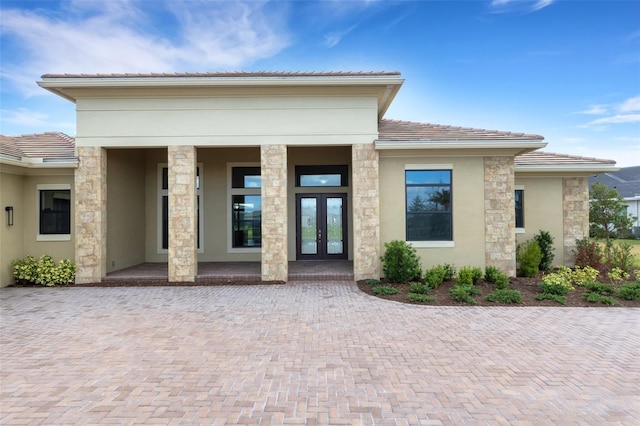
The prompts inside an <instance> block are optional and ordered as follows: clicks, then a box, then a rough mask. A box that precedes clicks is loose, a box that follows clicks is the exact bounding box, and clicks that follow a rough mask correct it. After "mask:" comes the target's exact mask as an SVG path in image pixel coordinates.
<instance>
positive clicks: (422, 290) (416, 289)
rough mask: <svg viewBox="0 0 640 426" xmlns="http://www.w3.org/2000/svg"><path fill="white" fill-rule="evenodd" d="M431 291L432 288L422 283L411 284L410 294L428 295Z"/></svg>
mask: <svg viewBox="0 0 640 426" xmlns="http://www.w3.org/2000/svg"><path fill="white" fill-rule="evenodd" d="M430 291H431V287H429V286H428V285H425V284H422V283H417V282H413V283H409V293H417V294H427V293H429V292H430Z"/></svg>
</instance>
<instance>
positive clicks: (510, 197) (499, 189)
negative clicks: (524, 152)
mask: <svg viewBox="0 0 640 426" xmlns="http://www.w3.org/2000/svg"><path fill="white" fill-rule="evenodd" d="M514 191H515V165H514V162H513V157H507V156H500V157H485V158H484V231H485V263H486V265H487V266H495V267H497V268H499V269H500V270H501V271H502V272H504V273H506V274H508V275H510V276H515V275H516V227H515V226H516V225H515V222H516V217H515V215H516V213H515V201H514Z"/></svg>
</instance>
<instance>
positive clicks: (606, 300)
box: [583, 293, 616, 305]
mask: <svg viewBox="0 0 640 426" xmlns="http://www.w3.org/2000/svg"><path fill="white" fill-rule="evenodd" d="M583 297H584V300H586V301H587V302H589V303H598V302H599V303H603V304H605V305H615V304H616V302H615V300H613V297H611V296H603V295H601V294H599V293H585V295H584V296H583Z"/></svg>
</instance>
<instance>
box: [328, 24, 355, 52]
mask: <svg viewBox="0 0 640 426" xmlns="http://www.w3.org/2000/svg"><path fill="white" fill-rule="evenodd" d="M355 27H356V25H352V26H351V27H349V28H347V29H346V30H343V31H336V32H331V33H327V34H325V35H324V46H325V47H327V48H329V49H330V48H332V47H333V46H335V45H337V44H338V43H340V41H342V39H343V38H344V37H345V36H346V35H347V34H349V33H350V32H351V31H353V29H354V28H355Z"/></svg>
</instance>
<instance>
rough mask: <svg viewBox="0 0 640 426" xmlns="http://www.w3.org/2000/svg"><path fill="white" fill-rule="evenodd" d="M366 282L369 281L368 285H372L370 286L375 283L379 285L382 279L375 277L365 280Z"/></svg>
mask: <svg viewBox="0 0 640 426" xmlns="http://www.w3.org/2000/svg"><path fill="white" fill-rule="evenodd" d="M365 282H366V283H367V285H370V286H372V287H373V286H374V285H378V284H380V280H376V279H373V278H370V279H368V280H367V281H365Z"/></svg>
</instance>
